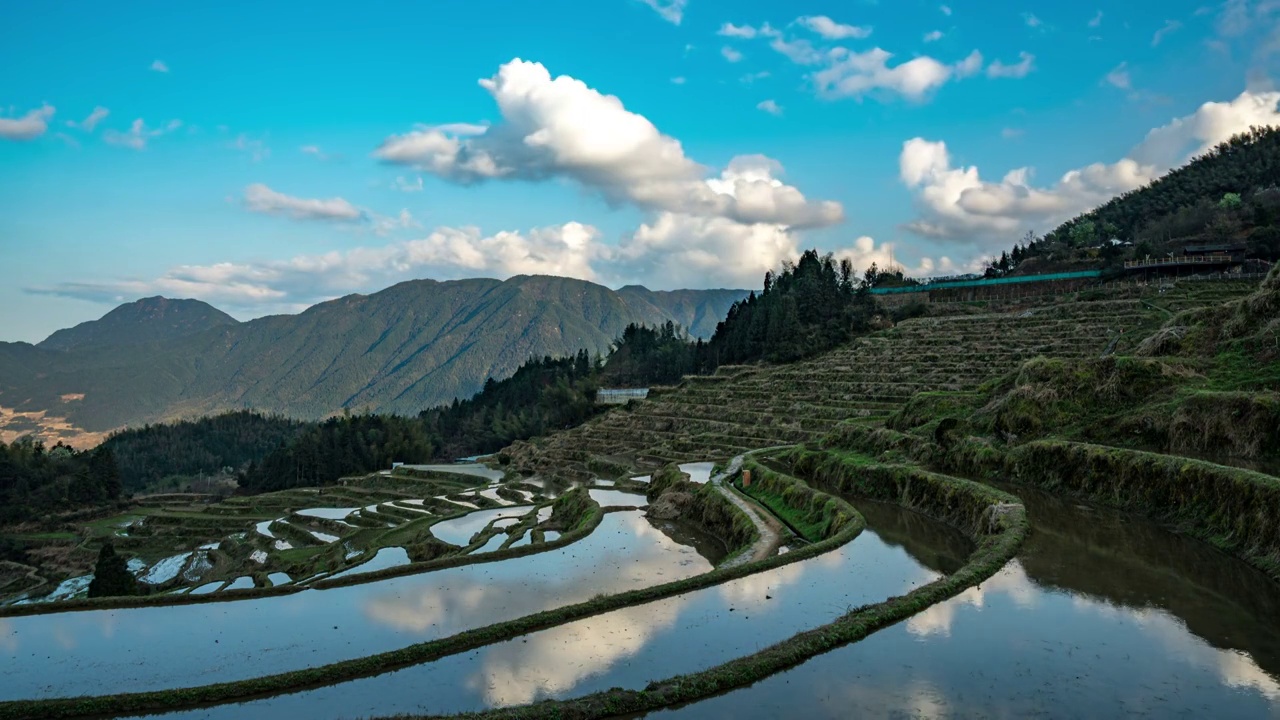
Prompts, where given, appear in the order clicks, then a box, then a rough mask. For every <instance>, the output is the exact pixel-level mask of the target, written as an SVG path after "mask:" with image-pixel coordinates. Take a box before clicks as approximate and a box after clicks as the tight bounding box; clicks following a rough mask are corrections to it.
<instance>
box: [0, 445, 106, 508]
mask: <svg viewBox="0 0 1280 720" xmlns="http://www.w3.org/2000/svg"><path fill="white" fill-rule="evenodd" d="M121 491H122V487H121V484H120V472H119V469H118V468H117V467H116V462H115V458H114V457H113V456H112V454H111V451H110V450H106V449H103V448H99V449H96V450H89V451H85V452H77V451H75V450H73V449H72V448H68V447H66V446H64V445H55V446H54V447H52V448H46V447H45V445H44V443H41V442H37V441H32V440H24V441H20V442H16V443H13V444H11V445H5V444H4V443H0V525H5V524H9V523H18V522H25V521H28V520H35V519H38V518H40V517H41V516H43V515H46V514H49V513H56V512H59V511H63V510H71V509H75V508H81V507H85V506H88V505H97V504H102V503H106V502H111V501H114V500H115V499H117V498H119V497H120V494H121Z"/></svg>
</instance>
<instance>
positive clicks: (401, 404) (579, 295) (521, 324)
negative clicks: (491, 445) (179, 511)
mask: <svg viewBox="0 0 1280 720" xmlns="http://www.w3.org/2000/svg"><path fill="white" fill-rule="evenodd" d="M745 294H746V293H745V291H733V290H708V291H678V292H673V293H652V292H649V291H647V290H644V289H643V288H627V289H626V292H625V293H619V292H614V291H613V290H610V289H608V288H606V287H603V286H600V285H596V284H593V283H589V282H584V281H580V280H572V279H568V278H555V277H545V276H518V277H514V278H511V279H509V280H506V281H498V280H489V279H476V280H459V281H451V282H436V281H433V280H415V281H411V282H405V283H401V284H399V285H395V286H393V287H390V288H387V289H386V290H383V291H381V292H378V293H374V294H372V295H351V296H347V297H344V298H340V299H337V300H333V301H330V302H325V303H321V304H319V305H316V306H314V307H312V308H310V309H308V310H306V311H305V312H303V313H300V314H298V315H278V316H271V317H264V318H260V319H257V320H253V321H250V322H245V323H234V321H232V322H231V323H225V322H221V321H220V320H218V318H217V317H216V316H212V315H210V314H209V313H206V317H205V320H203V321H200V322H202V323H204V324H206V325H208V324H212V325H214V326H213V327H207V328H206V329H204V330H202V331H198V332H192V333H190V334H179V333H177V331H176V330H174V329H173V328H174V327H177V326H175V325H174V324H173V313H172V312H167V313H161V314H159V315H157V314H156V312H155V308H156V307H158V304H157V302H155V301H153V300H147V301H140V302H138V303H133V304H131V305H126V306H123V307H122V308H118V309H117V310H114V311H112V312H111V313H108V315H107V317H105V318H104V319H103V320H101V321H97V322H98V323H99V324H93V323H89V324H86V325H82V326H79V327H77V328H75V329H73V331H68V333H70V334H57V333H55V335H54V336H53V337H51V338H50V340H49V341H46V343H44V344H42V346H31V345H28V344H25V343H0V407H4V408H8V409H10V410H14V409H16V410H19V411H29V412H34V411H44V412H45V416H44V417H42V418H40V421H41V422H44V423H46V427H51V426H52V419H56V418H66V419H67V421H68V422H69V423H70V424H71V425H74V426H76V427H79V428H84V429H89V430H94V431H105V430H111V429H114V428H119V427H122V426H137V425H141V424H145V423H148V422H156V421H160V420H166V419H173V418H182V417H195V416H200V415H207V414H211V413H216V412H221V411H227V410H236V409H249V408H252V409H254V410H258V411H260V412H264V413H268V414H270V413H278V414H282V415H286V416H289V417H295V418H302V419H313V420H314V419H320V418H323V417H326V416H329V415H332V414H334V413H338V412H341V411H343V410H344V409H345V410H349V411H351V412H354V413H361V414H363V413H366V412H376V413H398V414H404V415H414V414H416V413H418V412H419V411H420V410H422V409H423V408H426V407H431V406H434V405H438V404H440V403H448V402H451V401H452V400H453V399H454V398H467V397H470V396H471V395H473V394H474V393H475V392H476V391H478V390H479V389H480V388H481V386H482V385H483V384H484V382H485V380H487V379H488V378H491V377H493V378H503V377H507V376H508V375H510V374H511V373H513V372H515V370H516V368H518V367H519V366H520V364H521V363H523V362H524V361H525V360H527V359H528V358H530V357H543V356H547V355H550V356H553V357H561V356H566V355H572V354H574V353H576V352H577V351H578V350H580V349H586V350H588V351H589V352H590V353H605V352H607V351H608V348H609V345H610V343H611V342H612V341H613V340H614V339H615V338H616V337H617V336H618V335H619V334H620V333H621V332H622V331H623V330H624V329H625V328H626V327H627V325H629V324H632V323H637V324H648V325H660V324H663V323H666V322H669V321H670V322H674V323H676V324H679V325H685V323H688V324H690V325H692V326H696V327H704V328H705V327H707V325H708V322H709V319H710V318H715V319H717V320H718V319H719V318H720V317H723V315H724V313H725V311H727V310H728V307H729V305H731V304H732V303H733V302H734V301H735V300H737V299H740V298H741V297H742V296H743V295H745ZM170 304H172V303H170ZM197 305H200V306H203V307H204V308H207V309H208V310H209V311H212V312H213V313H217V311H216V310H213V309H212V308H209V307H208V306H204V305H203V303H198V304H197ZM183 307H186V306H183ZM171 309H172V308H170V310H171ZM154 323H160V327H159V328H158V329H157V328H155V327H152V325H153V324H154ZM195 324H196V325H198V324H200V323H195ZM179 325H180V326H181V327H182V328H186V329H191V328H193V327H194V325H182V324H179ZM183 332H185V330H184V331H183ZM107 337H114V338H117V339H120V338H126V337H133V338H135V339H136V342H132V343H122V344H115V345H111V346H109V347H106V346H104V342H105V340H104V339H103V338H107ZM45 345H50V346H56V347H59V348H63V347H65V348H67V349H58V350H52V349H49V348H48V347H45ZM0 422H3V420H0ZM28 422H32V421H28Z"/></svg>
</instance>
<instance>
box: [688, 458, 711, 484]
mask: <svg viewBox="0 0 1280 720" xmlns="http://www.w3.org/2000/svg"><path fill="white" fill-rule="evenodd" d="M713 467H715V463H711V462H695V463H685V464H683V465H681V466H680V471H681V472H686V473H688V474H689V480H690V481H691V482H696V483H699V484H705V483H706V482H707V481H708V480H710V479H711V468H713Z"/></svg>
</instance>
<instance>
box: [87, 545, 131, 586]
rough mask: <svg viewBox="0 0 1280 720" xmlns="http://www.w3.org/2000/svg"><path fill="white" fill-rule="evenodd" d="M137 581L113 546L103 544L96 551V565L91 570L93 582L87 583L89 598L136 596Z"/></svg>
mask: <svg viewBox="0 0 1280 720" xmlns="http://www.w3.org/2000/svg"><path fill="white" fill-rule="evenodd" d="M137 594H138V581H137V580H136V579H134V577H133V573H130V572H129V566H128V564H127V563H126V562H125V560H124V558H122V557H120V556H119V555H117V554H116V547H115V545H113V544H111V543H110V542H107V543H105V544H104V545H103V546H102V549H101V550H99V551H98V564H97V565H96V566H94V569H93V581H92V582H90V583H89V597H91V598H95V597H113V596H118V595H137Z"/></svg>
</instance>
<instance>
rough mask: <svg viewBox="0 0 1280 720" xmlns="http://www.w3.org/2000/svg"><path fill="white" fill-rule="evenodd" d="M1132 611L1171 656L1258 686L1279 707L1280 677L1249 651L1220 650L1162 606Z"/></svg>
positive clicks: (1237, 684)
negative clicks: (1261, 664)
mask: <svg viewBox="0 0 1280 720" xmlns="http://www.w3.org/2000/svg"><path fill="white" fill-rule="evenodd" d="M1133 615H1134V619H1135V620H1136V621H1137V622H1136V624H1137V625H1138V627H1140V628H1142V629H1143V630H1144V631H1145V632H1146V633H1147V634H1148V635H1152V636H1154V637H1155V638H1156V639H1157V640H1158V641H1159V642H1160V643H1161V644H1162V645H1164V646H1165V648H1166V649H1167V650H1168V654H1169V656H1170V657H1174V658H1179V659H1181V660H1183V661H1185V662H1186V663H1187V664H1189V665H1191V666H1193V667H1199V668H1204V669H1207V670H1210V671H1211V672H1215V673H1217V674H1218V675H1219V676H1220V677H1221V678H1222V682H1223V684H1225V685H1227V686H1229V687H1233V688H1238V689H1246V690H1255V691H1257V692H1259V693H1261V694H1262V695H1263V696H1264V697H1266V698H1267V700H1269V701H1271V703H1272V709H1273V710H1277V711H1280V680H1277V678H1274V677H1272V676H1271V675H1269V674H1267V671H1265V670H1263V669H1262V668H1260V667H1258V663H1257V662H1255V661H1254V659H1253V657H1252V656H1250V655H1249V653H1247V652H1244V651H1241V650H1219V649H1218V648H1215V647H1213V646H1212V645H1210V644H1209V643H1207V642H1205V641H1204V640H1203V639H1201V638H1200V637H1199V636H1198V635H1195V634H1194V633H1192V632H1191V631H1190V630H1188V629H1187V626H1186V625H1185V624H1184V623H1183V622H1182V620H1181V619H1179V618H1177V617H1174V616H1172V615H1170V614H1168V613H1166V612H1164V611H1163V610H1151V611H1139V612H1135V613H1133Z"/></svg>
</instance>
